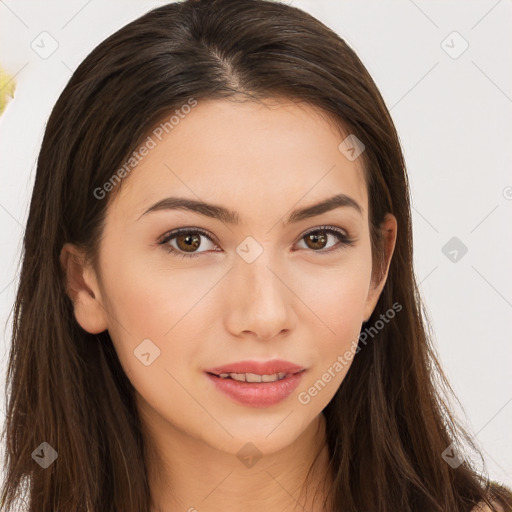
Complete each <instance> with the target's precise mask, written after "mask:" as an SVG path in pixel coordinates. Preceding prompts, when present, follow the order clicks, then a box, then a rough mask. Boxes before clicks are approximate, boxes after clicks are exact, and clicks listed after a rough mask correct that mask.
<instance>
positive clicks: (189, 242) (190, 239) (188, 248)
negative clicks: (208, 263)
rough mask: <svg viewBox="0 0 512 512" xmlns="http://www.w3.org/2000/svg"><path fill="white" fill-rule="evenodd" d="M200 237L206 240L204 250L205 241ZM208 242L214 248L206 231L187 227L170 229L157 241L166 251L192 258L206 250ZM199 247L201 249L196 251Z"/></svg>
mask: <svg viewBox="0 0 512 512" xmlns="http://www.w3.org/2000/svg"><path fill="white" fill-rule="evenodd" d="M202 238H203V239H206V240H207V243H206V250H204V245H205V242H204V240H201V239H202ZM208 243H210V244H211V245H212V247H213V248H214V249H213V250H216V249H215V247H216V245H215V244H214V243H213V241H212V238H211V236H210V235H209V234H208V233H206V232H205V231H202V230H199V229H189V228H182V229H178V230H175V231H172V232H171V233H169V234H167V235H165V236H164V237H163V238H162V239H161V240H160V241H159V244H160V245H163V246H165V248H166V249H167V251H168V252H170V253H172V254H174V255H175V256H181V257H182V258H194V257H196V256H200V255H201V254H202V253H203V252H208ZM201 246H202V247H201ZM200 247H201V248H203V250H200V251H198V250H197V249H199V248H200Z"/></svg>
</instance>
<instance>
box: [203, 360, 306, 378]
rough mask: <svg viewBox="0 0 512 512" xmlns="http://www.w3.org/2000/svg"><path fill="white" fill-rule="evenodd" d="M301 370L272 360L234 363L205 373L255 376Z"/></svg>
mask: <svg viewBox="0 0 512 512" xmlns="http://www.w3.org/2000/svg"><path fill="white" fill-rule="evenodd" d="M302 370H304V367H302V366H299V365H297V364H294V363H290V362H289V361H283V360H282V359H272V360H270V361H238V362H236V363H230V364H226V365H224V366H217V367H215V368H210V369H208V370H206V373H214V374H215V375H219V374H221V373H255V374H256V375H273V374H274V373H286V374H295V373H298V372H301V371H302Z"/></svg>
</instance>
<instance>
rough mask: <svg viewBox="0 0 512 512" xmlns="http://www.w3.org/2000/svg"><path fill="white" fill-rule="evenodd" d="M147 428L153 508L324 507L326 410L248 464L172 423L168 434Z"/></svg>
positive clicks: (284, 510) (291, 510) (285, 511)
mask: <svg viewBox="0 0 512 512" xmlns="http://www.w3.org/2000/svg"><path fill="white" fill-rule="evenodd" d="M146 427H148V432H147V433H148V434H149V435H147V439H146V444H147V443H148V440H151V441H152V443H151V445H148V456H147V468H148V480H149V487H150V493H151V497H152V506H151V509H150V512H178V511H179V512H183V511H187V512H220V511H223V512H224V511H226V510H233V509H239V510H244V511H245V512H261V511H262V510H264V511H265V512H277V511H279V512H299V511H304V510H308V511H310V512H320V511H322V512H325V510H326V509H325V508H324V507H323V502H324V499H325V496H326V491H327V490H328V489H329V488H330V486H331V485H332V474H331V472H330V469H329V467H328V465H329V451H328V447H327V444H326V436H325V417H324V416H323V414H320V415H319V416H317V417H316V418H315V419H314V420H313V421H312V422H311V424H310V425H309V426H308V428H307V429H306V430H305V431H304V432H303V433H302V434H301V435H300V436H299V437H298V438H297V439H296V440H295V441H294V442H293V443H291V444H290V445H288V446H286V447H285V448H283V449H281V450H279V451H278V452H275V453H270V454H266V455H263V456H262V457H261V458H260V459H259V460H257V462H254V461H250V460H248V461H247V462H246V463H241V460H240V459H239V458H238V457H237V456H236V455H233V454H231V453H226V452H223V451H219V450H216V449H215V448H213V447H211V446H210V445H207V444H206V443H204V442H202V441H201V440H198V439H195V438H191V437H190V436H187V434H186V433H184V432H182V431H180V430H177V429H175V428H173V427H172V426H169V424H168V423H166V429H165V432H166V434H165V435H162V430H160V431H158V430H159V429H156V430H155V428H156V426H155V425H151V426H150V425H146ZM310 468H311V472H310V473H309V476H308V471H309V470H310ZM327 510H329V509H327Z"/></svg>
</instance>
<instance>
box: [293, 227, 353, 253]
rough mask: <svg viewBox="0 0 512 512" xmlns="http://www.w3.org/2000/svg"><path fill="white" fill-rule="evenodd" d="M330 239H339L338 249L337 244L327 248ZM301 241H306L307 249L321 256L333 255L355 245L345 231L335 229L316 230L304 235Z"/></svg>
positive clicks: (322, 228) (323, 228) (321, 228)
mask: <svg viewBox="0 0 512 512" xmlns="http://www.w3.org/2000/svg"><path fill="white" fill-rule="evenodd" d="M329 237H332V238H337V239H338V241H339V243H338V247H336V244H331V245H330V246H328V247H327V243H328V241H329ZM300 241H301V242H302V241H304V243H305V244H306V249H311V250H313V252H318V253H319V254H331V253H333V252H337V251H339V250H342V249H345V248H346V247H347V246H351V245H354V240H351V239H350V238H349V237H348V236H347V235H346V234H345V233H344V232H343V231H341V230H339V229H337V228H334V227H320V228H316V229H314V230H312V231H309V232H308V233H306V234H305V235H303V236H302V238H301V239H300ZM333 247H334V248H333ZM331 249H332V250H331Z"/></svg>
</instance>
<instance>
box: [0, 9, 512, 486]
mask: <svg viewBox="0 0 512 512" xmlns="http://www.w3.org/2000/svg"><path fill="white" fill-rule="evenodd" d="M163 3H165V2H157V1H149V0H145V1H141V0H123V1H121V0H116V1H100V0H89V1H85V0H80V1H76V0H73V1H64V0H60V1H55V0H54V1H47V2H40V1H37V0H30V1H29V0H18V1H14V0H5V1H2V2H0V63H1V65H2V66H3V67H4V68H6V69H7V70H8V71H9V72H10V73H11V74H12V75H14V74H16V80H17V89H16V92H15V99H14V100H13V101H12V102H11V103H10V104H9V105H8V106H7V109H6V110H5V112H4V114H3V115H2V116H1V117H0V247H1V251H0V320H1V323H2V329H1V331H2V338H3V346H2V345H0V350H3V351H4V354H3V357H2V365H0V378H1V382H2V383H1V384H0V387H1V390H2V397H1V398H0V405H1V406H2V409H3V411H4V414H3V416H2V418H5V402H4V396H3V394H4V389H5V386H4V381H5V367H6V360H7V355H8V350H9V344H10V334H11V327H10V324H11V320H12V316H10V312H11V308H12V304H13V301H14V296H15V289H16V284H17V268H18V262H19V259H20V250H21V241H22V235H23V230H24V225H25V223H26V218H27V212H28V204H29V200H30V195H31V190H32V186H33V181H34V174H35V162H36V158H37V154H38V151H39V146H40V143H41V138H42V134H43V130H44V126H45V122H46V120H47V118H48V116H49V114H50V111H51V109H52V107H53V105H54V103H55V101H56V100H57V97H58V96H59V94H60V92H61V91H62V89H63V87H64V86H65V84H66V82H67V81H68V79H69V78H70V76H71V72H72V70H73V69H75V68H76V66H77V65H78V64H79V63H80V62H81V61H82V60H83V59H84V58H85V57H86V55H87V54H88V53H89V52H90V51H91V50H92V49H93V48H94V47H95V46H96V45H97V44H98V43H100V42H101V41H102V40H103V39H105V38H106V37H107V36H108V35H110V34H111V33H113V32H114V31H115V30H117V29H118V28H120V27H121V26H123V25H125V24H126V23H127V22H129V21H131V20H133V19H135V18H136V17H138V16H139V15H141V14H143V13H144V12H146V11H147V10H149V9H150V8H153V7H156V6H158V5H162V4H163ZM287 3H291V4H292V5H294V6H296V7H299V8H302V9H304V10H306V11H308V12H310V13H311V14H313V15H314V16H316V17H317V18H319V19H320V20H321V21H323V22H324V23H325V24H326V25H328V26H329V27H331V28H332V29H334V30H335V31H336V32H337V33H338V34H339V35H340V36H341V37H343V38H344V39H345V40H346V41H347V43H348V44H349V45H350V46H351V47H352V48H353V49H354V50H355V51H356V53H357V54H358V55H359V57H360V58H361V60H362V61H363V63H364V64H365V65H366V67H367V68H368V70H369V71H370V74H371V75H372V77H373V78H374V80H375V82H376V83H377V86H378V87H379V89H380V91H381V93H382V95H383V97H384V99H385V101H386V104H387V106H388V108H389V109H390V111H391V115H392V117H393V120H394V122H395V123H396V126H397V130H398V133H399V135H400V139H401V143H402V146H403V149H404V153H405V157H406V162H407V165H408V173H409V179H410V183H411V192H412V201H413V203H412V204H413V211H412V213H413V226H414V258H415V271H416V275H417V278H418V282H421V286H420V288H421V292H422V294H423V297H424V298H425V301H426V304H427V308H428V312H429V316H430V319H431V321H432V324H433V328H434V332H435V343H436V346H437V347H438V351H439V354H440V357H441V360H442V362H443V364H444V368H445V371H446V373H447V375H448V377H449V379H450V381H451V383H452V385H453V387H454V389H455V391H456V393H457V395H458V397H459V399H460V401H461V404H462V406H463V408H464V410H465V413H466V419H465V420H464V421H465V423H466V424H467V425H468V426H469V428H470V429H471V431H472V433H473V434H474V435H475V437H476V440H477V443H478V444H479V445H480V447H481V448H482V450H483V452H484V455H485V457H486V460H487V464H488V468H489V474H490V476H491V477H492V478H493V479H496V480H498V481H501V482H505V483H506V484H508V485H512V446H511V443H510V432H512V428H511V427H512V403H511V402H512V372H511V369H510V368H511V363H512V343H511V342H512V337H511V330H512V273H511V271H510V269H511V262H512V243H511V242H512V229H511V226H512V172H511V163H512V123H511V118H512V99H511V98H512V66H511V63H512V62H511V54H512V30H511V28H512V27H511V20H512V16H511V15H512V4H511V2H510V1H503V0H502V1H496V0H492V1H465V2H459V1H457V2H453V1H443V2H428V1H420V0H415V1H412V0H395V1H389V0H388V1H382V0H377V1H363V0H351V1H347V0H342V1H334V0H323V1H320V0H309V1H308V0H292V1H290V0H287ZM43 31H46V32H48V33H49V34H51V37H52V38H54V39H55V40H56V41H57V43H58V48H57V50H56V51H55V52H54V53H53V54H52V55H51V56H49V57H48V58H46V59H43V58H41V57H40V56H39V55H38V54H37V53H36V52H35V51H34V50H33V49H32V47H31V44H33V45H34V46H35V45H39V46H40V47H42V46H43V44H44V46H45V48H46V49H48V48H50V46H49V44H50V43H51V40H50V39H47V40H45V41H46V42H44V41H43V42H41V38H42V37H46V38H48V36H45V35H43V36H40V34H41V33H42V32H43ZM454 31H456V32H458V33H459V34H460V36H461V37H462V38H463V39H464V40H466V41H467V43H468V44H469V47H468V49H467V50H466V51H465V52H464V53H462V54H461V55H460V56H458V58H453V55H455V52H457V51H459V50H461V49H462V48H463V46H461V45H463V44H464V43H463V40H462V39H461V38H460V37H459V36H457V35H453V34H452V33H453V32H454ZM450 34H452V35H450ZM448 36H450V37H448ZM447 37H448V39H446V38H447ZM443 41H445V42H444V43H443ZM445 50H447V51H448V52H451V53H452V56H450V55H449V54H448V53H447V51H445ZM454 236H455V237H457V238H458V239H459V240H460V241H461V242H462V243H464V245H465V246H466V247H467V248H468V252H467V253H466V254H465V255H464V256H462V257H460V254H461V253H459V256H458V261H456V262H453V261H450V259H448V257H447V256H445V254H444V253H443V252H442V248H443V246H444V245H445V244H446V243H447V242H448V241H449V240H450V239H451V238H452V237H454ZM2 421H3V420H2ZM507 432H508V434H507Z"/></svg>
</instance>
